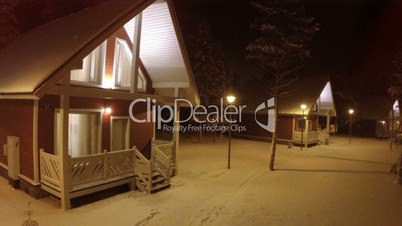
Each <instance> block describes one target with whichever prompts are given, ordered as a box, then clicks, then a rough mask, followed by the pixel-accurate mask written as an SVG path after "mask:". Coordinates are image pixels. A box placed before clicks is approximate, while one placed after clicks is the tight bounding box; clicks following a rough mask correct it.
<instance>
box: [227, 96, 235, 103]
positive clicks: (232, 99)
mask: <svg viewBox="0 0 402 226" xmlns="http://www.w3.org/2000/svg"><path fill="white" fill-rule="evenodd" d="M226 100H227V101H228V102H229V104H231V103H233V102H234V101H235V100H236V97H235V96H232V95H229V96H227V97H226Z"/></svg>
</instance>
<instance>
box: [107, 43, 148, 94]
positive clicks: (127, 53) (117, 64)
mask: <svg viewBox="0 0 402 226" xmlns="http://www.w3.org/2000/svg"><path fill="white" fill-rule="evenodd" d="M114 56H115V58H114V78H115V86H116V87H120V88H125V89H129V88H130V87H131V79H132V78H131V69H132V58H133V57H132V52H131V49H130V47H129V46H128V44H127V42H126V41H125V40H123V39H119V38H117V39H116V47H115V55H114ZM146 81H147V80H146V79H145V76H144V73H143V72H142V70H141V69H139V74H138V82H137V88H138V90H139V91H143V92H145V91H146V85H147V84H146Z"/></svg>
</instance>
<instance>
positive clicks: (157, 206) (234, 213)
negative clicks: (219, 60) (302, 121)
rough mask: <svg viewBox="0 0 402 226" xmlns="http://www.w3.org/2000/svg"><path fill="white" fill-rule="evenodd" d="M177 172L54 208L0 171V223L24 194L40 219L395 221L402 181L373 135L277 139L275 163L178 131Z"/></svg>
mask: <svg viewBox="0 0 402 226" xmlns="http://www.w3.org/2000/svg"><path fill="white" fill-rule="evenodd" d="M181 142H182V144H181V151H180V155H179V158H180V162H179V176H177V177H175V178H173V179H172V187H171V188H170V189H168V190H165V191H162V192H160V193H157V194H154V195H147V194H142V193H139V192H135V191H132V192H127V193H123V194H120V195H117V196H114V197H112V198H108V199H104V200H101V201H98V202H95V203H92V204H88V205H85V206H82V207H79V208H75V209H72V210H70V211H67V212H63V211H62V210H60V209H59V208H58V207H57V205H58V204H57V203H56V201H55V200H54V199H53V198H46V199H42V200H32V199H31V198H30V197H29V196H28V195H26V194H24V193H23V192H22V191H20V190H16V191H15V190H13V189H11V188H9V187H8V185H7V183H6V181H5V180H4V179H0V226H13V225H18V226H19V225H21V223H22V221H23V220H24V219H25V218H26V217H25V216H24V212H23V211H24V210H25V209H26V203H27V201H28V200H31V206H32V208H33V210H34V215H33V219H34V220H36V221H38V222H39V225H40V226H46V225H58V226H59V225H71V226H79V225H85V226H90V225H119V226H120V225H122V226H124V225H127V226H144V225H164V226H166V225H217V226H222V225H239V226H240V225H285V226H290V225H295V226H296V225H297V226H303V225H306V226H307V225H308V226H314V225H319V226H325V225H328V226H330V225H339V226H344V225H364V226H368V225H387V226H394V225H395V226H397V225H398V226H399V225H401V223H400V222H402V186H399V185H396V184H394V183H393V181H394V180H395V179H396V177H395V176H394V175H389V174H388V173H387V172H388V170H389V167H390V165H391V163H392V162H393V161H394V160H395V158H396V155H397V152H396V151H389V150H388V142H386V141H381V140H369V139H353V143H352V144H348V143H347V142H348V140H347V138H341V137H336V138H334V139H333V140H331V145H330V146H326V147H312V148H309V149H303V151H300V150H299V148H298V147H293V148H292V149H288V148H287V146H283V145H280V146H279V150H278V157H277V164H276V168H277V169H278V170H277V171H275V172H270V171H268V170H267V165H268V157H269V147H270V145H269V144H267V143H263V142H254V141H244V140H236V139H235V140H233V146H232V147H233V149H232V164H231V165H232V169H230V170H227V169H226V166H227V142H226V140H225V139H223V138H221V139H219V140H218V141H217V143H212V141H209V140H208V139H207V141H205V142H204V143H203V144H202V145H200V144H197V143H194V142H192V141H190V140H188V139H182V140H181Z"/></svg>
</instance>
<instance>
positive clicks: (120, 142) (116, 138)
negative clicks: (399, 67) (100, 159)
mask: <svg viewBox="0 0 402 226" xmlns="http://www.w3.org/2000/svg"><path fill="white" fill-rule="evenodd" d="M110 135H111V136H110V144H111V147H110V149H111V151H119V150H126V149H128V148H129V145H130V139H129V137H130V123H129V118H128V117H112V118H111V134H110Z"/></svg>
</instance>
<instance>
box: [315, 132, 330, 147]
mask: <svg viewBox="0 0 402 226" xmlns="http://www.w3.org/2000/svg"><path fill="white" fill-rule="evenodd" d="M317 132H318V143H319V144H321V145H326V144H327V143H328V141H329V133H328V132H327V131H325V130H318V131H317Z"/></svg>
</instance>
